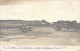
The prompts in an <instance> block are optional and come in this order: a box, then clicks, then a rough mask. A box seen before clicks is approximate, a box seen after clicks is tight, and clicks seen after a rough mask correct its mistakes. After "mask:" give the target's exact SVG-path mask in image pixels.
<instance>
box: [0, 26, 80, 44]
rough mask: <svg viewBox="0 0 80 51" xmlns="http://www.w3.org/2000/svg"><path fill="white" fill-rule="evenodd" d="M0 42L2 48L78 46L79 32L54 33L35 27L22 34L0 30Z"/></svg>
mask: <svg viewBox="0 0 80 51" xmlns="http://www.w3.org/2000/svg"><path fill="white" fill-rule="evenodd" d="M0 42H1V45H2V46H7V45H8V46H9V45H10V46H11V45H16V46H24V45H25V46H38V45H39V46H53V45H67V46H70V45H71V46H80V32H74V31H73V32H72V31H69V32H67V31H64V32H63V31H60V32H59V31H55V30H54V29H53V28H49V27H35V28H34V29H33V31H31V32H28V33H24V32H21V31H19V29H17V28H16V29H12V28H9V29H2V30H1V38H0Z"/></svg>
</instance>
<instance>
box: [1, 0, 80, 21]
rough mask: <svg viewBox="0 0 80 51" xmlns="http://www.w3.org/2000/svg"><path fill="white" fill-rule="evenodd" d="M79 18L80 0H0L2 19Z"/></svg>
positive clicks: (53, 19)
mask: <svg viewBox="0 0 80 51" xmlns="http://www.w3.org/2000/svg"><path fill="white" fill-rule="evenodd" d="M8 19H11V20H14V19H15V20H17V19H19V20H43V19H45V20H47V21H48V22H55V21H58V20H70V21H72V20H77V21H78V22H80V0H0V20H8Z"/></svg>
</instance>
